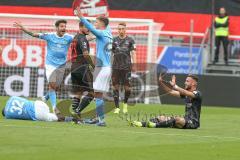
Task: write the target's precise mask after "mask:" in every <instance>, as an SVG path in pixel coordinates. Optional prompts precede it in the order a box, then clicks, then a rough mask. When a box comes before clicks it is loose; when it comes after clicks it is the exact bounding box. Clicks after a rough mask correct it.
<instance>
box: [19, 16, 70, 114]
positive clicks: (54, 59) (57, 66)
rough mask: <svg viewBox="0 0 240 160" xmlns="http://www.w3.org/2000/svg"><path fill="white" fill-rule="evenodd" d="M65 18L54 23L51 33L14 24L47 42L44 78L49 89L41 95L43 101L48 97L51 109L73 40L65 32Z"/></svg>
mask: <svg viewBox="0 0 240 160" xmlns="http://www.w3.org/2000/svg"><path fill="white" fill-rule="evenodd" d="M66 24H67V21H66V20H58V21H56V23H55V27H56V32H52V33H33V32H31V31H29V30H27V29H26V28H25V27H23V26H22V25H21V24H20V23H15V24H14V25H15V26H16V27H18V28H20V29H21V30H22V31H24V32H25V33H27V34H29V35H30V36H32V37H36V38H40V39H43V40H45V41H46V42H47V55H46V59H45V70H46V78H47V81H48V83H49V91H48V92H47V94H46V95H45V96H44V97H43V100H44V101H47V100H48V99H50V102H51V105H52V107H53V111H54V112H55V113H57V112H58V111H57V108H56V101H57V98H56V90H57V87H58V85H59V83H61V82H62V80H63V76H64V72H65V69H64V66H65V63H66V61H67V53H68V48H69V46H70V44H71V42H72V40H73V36H72V35H69V34H67V33H65V32H66Z"/></svg>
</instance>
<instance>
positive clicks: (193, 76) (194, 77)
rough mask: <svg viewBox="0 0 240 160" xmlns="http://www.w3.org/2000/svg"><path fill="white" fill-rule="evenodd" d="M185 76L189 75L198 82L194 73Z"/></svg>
mask: <svg viewBox="0 0 240 160" xmlns="http://www.w3.org/2000/svg"><path fill="white" fill-rule="evenodd" d="M187 77H191V78H192V79H194V80H195V81H196V82H198V77H197V76H196V75H193V74H189V75H188V76H187Z"/></svg>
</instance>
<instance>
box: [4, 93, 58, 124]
mask: <svg viewBox="0 0 240 160" xmlns="http://www.w3.org/2000/svg"><path fill="white" fill-rule="evenodd" d="M2 115H3V116H4V117H5V118H6V119H21V120H33V121H58V117H57V116H56V115H55V114H53V113H50V111H49V107H48V106H47V104H46V103H44V102H43V101H29V100H27V99H25V98H21V97H16V96H13V97H11V98H9V100H8V101H7V103H6V105H5V107H4V108H3V110H2Z"/></svg>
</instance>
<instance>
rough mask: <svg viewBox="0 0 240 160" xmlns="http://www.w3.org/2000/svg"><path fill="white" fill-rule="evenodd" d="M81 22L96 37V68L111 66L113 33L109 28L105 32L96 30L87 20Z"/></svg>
mask: <svg viewBox="0 0 240 160" xmlns="http://www.w3.org/2000/svg"><path fill="white" fill-rule="evenodd" d="M81 22H83V24H84V25H85V26H86V28H88V29H89V30H90V31H91V32H92V33H93V34H94V35H95V36H96V58H97V62H96V66H97V67H105V66H111V46H112V39H113V37H112V33H111V29H110V27H109V26H108V27H107V28H106V29H105V30H98V29H96V28H95V27H94V26H93V25H92V24H91V23H90V22H88V21H87V20H86V19H85V18H81Z"/></svg>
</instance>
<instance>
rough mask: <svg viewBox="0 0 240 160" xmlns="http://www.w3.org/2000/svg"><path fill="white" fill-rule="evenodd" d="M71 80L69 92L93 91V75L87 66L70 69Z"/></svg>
mask: <svg viewBox="0 0 240 160" xmlns="http://www.w3.org/2000/svg"><path fill="white" fill-rule="evenodd" d="M71 81H72V87H71V92H73V93H76V92H85V91H88V92H93V75H92V73H91V71H90V69H89V67H88V66H87V67H81V68H77V69H74V70H72V71H71Z"/></svg>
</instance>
